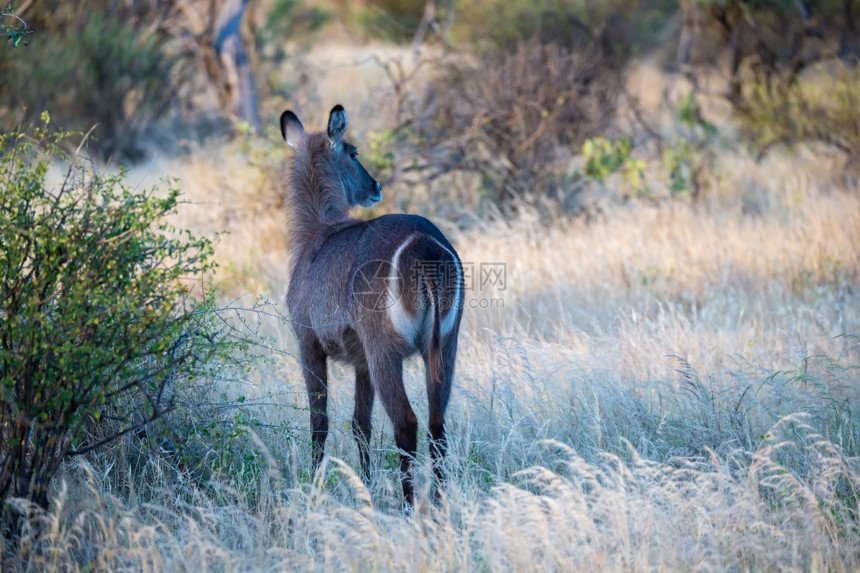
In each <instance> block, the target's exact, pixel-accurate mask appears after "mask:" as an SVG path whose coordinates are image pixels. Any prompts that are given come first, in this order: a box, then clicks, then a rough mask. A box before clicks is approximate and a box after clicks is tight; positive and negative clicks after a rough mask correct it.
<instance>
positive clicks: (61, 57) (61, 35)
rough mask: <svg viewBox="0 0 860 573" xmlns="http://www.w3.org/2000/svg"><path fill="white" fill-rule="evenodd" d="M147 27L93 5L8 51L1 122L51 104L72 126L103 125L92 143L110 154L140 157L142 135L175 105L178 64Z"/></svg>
mask: <svg viewBox="0 0 860 573" xmlns="http://www.w3.org/2000/svg"><path fill="white" fill-rule="evenodd" d="M142 29H143V28H140V29H134V28H131V27H130V26H128V25H127V24H125V23H124V22H123V21H122V20H120V19H119V18H118V17H114V16H110V15H107V14H105V13H102V12H99V11H97V10H93V11H90V12H88V13H87V16H86V19H85V20H84V21H83V22H81V23H80V25H72V24H71V23H67V24H65V25H63V26H62V27H58V28H56V29H53V30H46V31H44V32H42V33H40V34H39V35H38V41H35V40H32V41H31V42H30V45H29V46H27V47H26V49H21V50H14V51H13V50H2V51H0V75H2V76H3V82H2V83H1V84H0V127H2V128H3V129H5V130H10V129H13V128H14V127H15V125H18V124H19V123H21V122H25V123H26V122H31V121H34V120H35V119H36V116H37V115H38V113H39V111H41V110H44V109H47V110H50V111H51V113H52V115H53V116H54V119H55V121H57V123H59V124H60V125H63V126H65V127H66V128H68V129H72V130H77V131H83V132H86V131H88V130H89V129H90V128H91V127H93V126H94V125H96V128H95V130H94V131H93V136H94V137H93V138H91V140H90V141H89V149H90V150H91V151H94V152H96V153H98V154H99V155H101V156H102V157H104V158H110V157H114V158H117V159H132V160H133V159H139V158H140V157H141V156H142V153H143V151H142V148H141V146H140V138H141V136H142V135H145V134H146V133H147V132H148V130H149V129H150V128H151V127H152V125H153V123H154V122H155V121H156V120H158V119H159V118H160V117H161V116H163V115H164V114H165V113H166V112H167V111H168V109H169V106H170V103H171V98H172V95H173V89H172V83H171V77H170V74H171V70H172V68H173V64H174V60H173V59H171V58H170V57H168V56H167V55H166V54H165V52H164V50H163V49H162V46H161V40H159V38H158V36H157V35H155V34H148V33H146V32H144V31H141V30H142ZM40 32H41V31H40ZM3 108H6V109H5V114H4V113H3V111H2V110H3Z"/></svg>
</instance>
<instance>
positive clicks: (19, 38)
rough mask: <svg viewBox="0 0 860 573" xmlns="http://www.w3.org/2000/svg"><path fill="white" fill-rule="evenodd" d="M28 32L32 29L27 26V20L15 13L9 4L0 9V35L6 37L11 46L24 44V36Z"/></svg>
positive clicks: (25, 43)
mask: <svg viewBox="0 0 860 573" xmlns="http://www.w3.org/2000/svg"><path fill="white" fill-rule="evenodd" d="M30 33H32V30H30V29H29V27H28V26H27V22H26V21H24V19H23V18H21V17H19V16H16V15H15V11H14V10H13V9H12V5H11V4H10V5H9V6H7V7H6V9H5V10H2V11H0V37H4V38H6V39H8V40H9V43H10V44H12V47H13V48H17V47H18V46H26V45H27V42H25V41H24V38H25V37H26V36H27V34H30Z"/></svg>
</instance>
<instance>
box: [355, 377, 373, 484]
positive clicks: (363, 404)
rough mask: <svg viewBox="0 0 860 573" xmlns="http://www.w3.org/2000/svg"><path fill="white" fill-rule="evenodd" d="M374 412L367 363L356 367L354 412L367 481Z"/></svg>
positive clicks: (362, 471)
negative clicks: (372, 415)
mask: <svg viewBox="0 0 860 573" xmlns="http://www.w3.org/2000/svg"><path fill="white" fill-rule="evenodd" d="M372 413H373V386H372V385H371V383H370V373H369V372H368V369H367V365H366V364H364V365H361V366H356V368H355V409H354V410H353V413H352V435H353V436H354V437H355V441H356V443H357V444H358V455H359V458H360V459H361V473H362V477H363V478H364V480H365V481H368V480H369V479H370V454H369V452H368V444H369V443H370V432H371V414H372Z"/></svg>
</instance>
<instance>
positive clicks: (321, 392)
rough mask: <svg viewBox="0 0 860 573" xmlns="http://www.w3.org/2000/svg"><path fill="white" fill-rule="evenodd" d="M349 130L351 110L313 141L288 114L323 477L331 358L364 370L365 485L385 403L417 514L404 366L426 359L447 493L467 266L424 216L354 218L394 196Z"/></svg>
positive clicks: (301, 322) (302, 333)
mask: <svg viewBox="0 0 860 573" xmlns="http://www.w3.org/2000/svg"><path fill="white" fill-rule="evenodd" d="M346 129H347V116H346V111H345V110H344V108H343V107H342V106H340V105H337V106H335V107H334V108H333V109H332V110H331V113H330V115H329V119H328V126H327V129H326V131H324V132H318V133H306V132H305V130H304V127H303V126H302V123H301V121H299V118H298V117H297V116H296V114H295V113H293V112H292V111H285V112H284V113H283V114H282V115H281V134H282V135H283V137H284V141H285V142H286V143H287V145H289V146H290V147H292V148H293V150H294V151H295V153H294V159H293V163H292V166H291V169H290V176H289V190H288V194H287V197H288V208H289V210H290V219H291V221H290V223H291V224H290V239H291V251H292V252H291V266H290V281H289V288H288V291H287V297H286V303H287V309H288V311H289V314H290V320H291V324H292V328H293V331H294V332H295V335H296V338H297V340H298V347H299V358H300V361H301V365H302V370H303V375H304V381H305V384H306V386H307V392H308V402H309V405H310V425H311V448H312V456H313V460H312V461H313V468H314V469H316V468H317V467H318V466H319V464H320V462H321V461H322V458H323V454H324V451H325V441H326V437H327V435H328V415H327V411H326V405H327V398H328V376H327V360H328V359H329V358H330V359H332V360H336V361H340V362H344V363H346V364H349V365H351V366H352V367H353V368H354V369H355V409H354V411H353V417H352V433H353V436H354V438H355V441H356V442H357V444H358V451H359V458H360V463H361V471H362V475H363V477H364V479H365V481H367V480H368V479H369V477H370V473H369V471H370V468H369V465H370V454H369V452H368V441H369V439H370V435H371V412H372V410H373V402H374V397H375V396H379V399H380V400H381V401H382V405H383V406H384V408H385V412H386V413H387V414H388V417H389V418H390V419H391V423H392V425H393V426H394V441H395V443H396V444H397V447H398V448H399V450H400V471H401V480H402V486H403V496H404V498H405V501H406V504H407V506H408V507H411V506H412V503H413V496H414V487H413V475H412V473H413V470H412V464H413V460H414V458H415V456H416V450H417V432H418V419H417V418H416V416H415V412H414V411H413V410H412V407H411V406H410V404H409V398H408V397H407V395H406V391H405V389H404V386H403V361H404V359H406V358H408V357H410V356H413V355H415V354H419V355H420V356H421V357H422V359H423V360H424V365H425V371H426V375H425V379H426V387H427V401H428V404H429V421H428V430H429V432H430V455H431V460H432V466H433V472H434V475H435V476H436V477H437V481H438V482H439V483H440V484H441V483H442V479H443V471H442V461H443V459H444V457H445V454H446V451H447V440H446V434H445V410H446V408H447V406H448V401H449V399H450V397H451V382H452V378H453V375H454V362H455V360H456V355H457V335H458V332H459V329H460V319H461V318H462V314H463V311H462V309H463V299H464V292H463V291H464V288H463V266H462V263H461V262H460V258H459V256H458V255H457V252H456V251H455V250H454V247H453V246H451V243H449V242H448V240H447V239H446V238H445V236H444V235H443V234H442V232H441V231H440V230H439V229H438V228H437V227H436V226H435V225H434V224H433V223H431V222H430V221H428V220H427V219H425V218H424V217H420V216H417V215H383V216H381V217H377V218H375V219H371V220H368V221H363V220H358V219H354V218H351V217H350V216H349V210H350V208H352V207H355V206H362V207H369V206H371V205H373V204H374V203H376V202H377V201H379V200H381V199H382V188H381V186H380V185H379V183H377V182H376V180H375V179H374V178H373V177H371V175H370V174H369V173H368V172H367V170H365V168H364V167H363V166H362V165H361V163H359V161H358V152H357V151H356V148H355V146H353V145H352V144H350V143H348V142H347V141H345V140H344V133H345V132H346ZM437 495H438V489H437Z"/></svg>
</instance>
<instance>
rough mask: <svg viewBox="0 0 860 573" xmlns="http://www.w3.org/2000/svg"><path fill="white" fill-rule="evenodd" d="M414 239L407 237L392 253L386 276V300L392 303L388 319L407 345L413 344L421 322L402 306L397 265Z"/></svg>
mask: <svg viewBox="0 0 860 573" xmlns="http://www.w3.org/2000/svg"><path fill="white" fill-rule="evenodd" d="M414 238H415V235H409V236H408V237H407V238H406V240H405V241H403V244H401V245H400V246H399V247H397V250H396V251H394V256H393V257H391V271H390V272H389V274H388V297H389V299H388V300H391V301H393V303H392V304H391V306H389V307H388V319H389V320H391V324H393V325H394V330H396V331H397V332H398V333H399V334H400V336H402V337H403V339H404V340H406V342H407V343H409V344H414V343H415V338H416V336H417V335H418V329H419V328H420V327H421V320H420V319H419V318H420V317H419V316H417V315H415V316H413V315H411V314H410V313H409V311H408V310H407V309H406V307H405V306H404V305H403V297H402V296H400V295H401V292H400V272H399V269H398V265H399V264H400V255H401V254H402V253H403V250H404V249H405V248H406V247H408V246H409V244H410V243H412V239H414Z"/></svg>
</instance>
